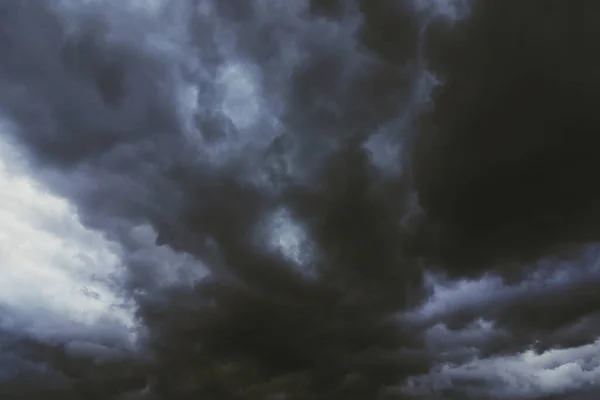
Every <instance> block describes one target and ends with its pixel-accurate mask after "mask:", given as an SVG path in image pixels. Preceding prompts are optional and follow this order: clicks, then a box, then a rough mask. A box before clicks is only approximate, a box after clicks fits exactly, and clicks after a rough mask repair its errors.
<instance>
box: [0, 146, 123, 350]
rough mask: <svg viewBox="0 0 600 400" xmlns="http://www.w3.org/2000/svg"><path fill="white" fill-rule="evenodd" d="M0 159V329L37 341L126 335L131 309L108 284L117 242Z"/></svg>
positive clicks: (114, 274)
mask: <svg viewBox="0 0 600 400" xmlns="http://www.w3.org/2000/svg"><path fill="white" fill-rule="evenodd" d="M12 151H13V150H12V149H10V148H9V147H8V146H6V145H5V146H3V147H2V154H3V155H4V157H2V160H4V161H3V162H0V186H1V187H2V189H3V190H2V191H1V192H0V226H1V227H2V229H1V230H0V268H1V270H2V273H1V274H0V307H1V308H2V317H0V328H1V329H3V330H9V331H20V332H23V331H25V332H27V333H29V334H31V335H33V336H35V337H38V338H42V339H60V338H67V337H68V338H72V337H76V336H80V335H85V336H86V337H88V338H89V337H90V335H91V336H93V337H98V336H104V339H106V336H109V337H112V338H114V339H117V338H119V339H130V338H131V337H130V334H131V333H132V332H133V331H132V329H133V327H134V322H133V316H132V311H131V310H130V309H128V308H127V307H125V306H124V305H123V299H121V298H119V296H118V295H117V294H116V293H115V290H114V287H113V283H114V282H115V279H117V280H118V279H119V274H120V271H121V270H120V258H119V247H118V246H117V245H116V244H113V243H110V242H109V241H107V240H106V239H105V238H104V237H103V236H102V235H101V234H100V233H98V232H93V231H90V230H88V229H86V228H85V227H84V226H82V225H81V223H80V222H79V220H78V217H77V214H76V211H75V209H74V208H73V207H72V206H71V205H70V204H69V203H68V202H67V201H66V200H64V199H61V198H59V197H56V196H54V195H52V194H50V193H48V192H46V191H45V190H44V188H43V187H40V185H38V184H37V183H36V182H35V181H33V180H31V179H29V178H28V177H27V176H25V175H23V174H21V173H19V171H18V170H17V169H18V168H15V167H14V166H11V165H8V163H7V160H9V159H10V156H11V155H14V154H11V152H12Z"/></svg>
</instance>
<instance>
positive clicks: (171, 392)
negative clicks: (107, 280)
mask: <svg viewBox="0 0 600 400" xmlns="http://www.w3.org/2000/svg"><path fill="white" fill-rule="evenodd" d="M567 3H568V6H567ZM597 12H600V8H599V7H598V6H596V5H595V3H593V2H591V1H583V0H571V1H569V2H566V1H558V0H556V1H555V0H545V1H542V0H540V1H536V0H519V1H517V0H478V1H475V0H474V1H472V2H467V1H458V0H455V1H452V0H446V1H443V0H437V1H435V0H429V1H427V0H395V1H392V0H381V1H379V0H364V1H363V0H357V1H335V0H323V1H318V0H313V1H308V0H299V1H289V2H283V1H271V0H257V1H253V2H249V1H243V0H227V1H216V0H214V1H212V0H204V1H203V0H181V1H177V0H172V1H167V0H163V1H158V0H157V1H147V2H138V1H134V0H129V1H125V0H123V1H117V0H114V1H113V0H93V1H76V0H56V1H50V0H47V1H41V0H40V1H36V0H21V1H11V0H0V27H1V29H0V53H1V58H0V110H2V115H3V118H5V120H6V121H7V122H8V123H10V129H7V132H3V134H10V135H12V136H11V138H12V139H14V141H15V143H16V144H17V146H18V148H19V149H20V151H23V152H24V154H26V156H27V160H28V168H29V170H30V172H31V173H32V174H33V176H35V178H36V179H37V180H39V181H40V182H43V184H44V185H46V186H47V187H48V188H49V189H50V190H52V191H54V192H56V193H58V194H60V195H61V196H64V197H65V198H67V199H69V200H70V201H72V202H73V204H74V205H75V206H76V207H77V210H78V216H79V218H80V219H81V221H82V223H83V224H84V225H85V226H86V227H88V228H90V229H95V230H98V231H101V232H103V233H104V234H105V235H106V236H107V238H109V239H110V240H112V241H114V242H116V243H118V244H119V246H120V248H121V249H122V263H123V268H124V271H125V273H124V276H125V278H124V279H123V280H122V281H121V282H119V288H118V290H119V292H120V293H121V295H122V296H123V298H124V299H126V300H127V301H128V304H130V303H131V304H134V305H135V307H136V310H137V311H136V316H137V322H138V324H139V330H138V335H137V343H136V346H135V348H133V349H132V348H127V347H126V346H119V345H115V344H114V343H112V342H110V341H106V340H105V341H101V340H98V339H95V338H84V339H83V340H82V339H81V338H73V337H68V336H67V337H64V338H62V339H59V338H56V339H53V340H42V339H40V338H37V337H36V336H35V335H31V334H29V333H23V334H19V333H15V332H14V330H13V331H11V330H8V329H6V330H3V329H4V328H2V327H3V326H5V325H0V397H2V398H7V399H38V398H42V397H43V398H48V399H73V400H75V399H99V400H100V399H114V400H124V399H161V400H162V399H169V400H171V399H173V400H178V399H181V400H185V399H207V400H208V399H218V400H226V399H327V400H329V399H405V398H428V399H429V398H440V399H454V398H498V399H500V398H502V399H506V398H517V397H518V396H522V397H523V398H541V397H539V396H543V395H554V394H556V393H558V394H565V395H566V394H567V392H569V395H571V392H572V394H573V397H567V398H573V399H577V398H579V397H577V396H578V395H580V393H581V396H583V397H581V398H587V397H585V396H587V393H588V390H590V389H593V388H592V386H590V384H589V382H591V381H592V378H590V377H588V375H586V373H587V372H586V371H588V369H589V370H590V371H596V370H594V368H600V367H598V365H596V364H594V362H595V358H593V359H592V360H588V362H587V364H585V368H588V369H585V371H584V369H580V370H578V371H577V372H578V373H579V372H580V374H579V375H577V376H575V375H573V374H575V373H574V372H572V371H573V370H572V369H571V370H569V371H571V372H572V376H573V377H574V378H573V379H574V380H573V381H572V382H567V383H565V384H564V385H563V386H561V387H559V388H558V389H556V390H555V388H554V387H551V386H548V385H547V384H546V383H545V381H544V382H541V381H540V382H538V384H539V387H540V388H541V389H539V390H538V391H537V392H536V390H534V389H532V388H531V387H532V386H531V385H535V382H533V380H532V381H526V380H523V381H521V380H514V379H513V380H511V379H509V378H507V377H506V373H505V372H502V371H501V369H502V365H508V366H509V367H510V366H512V365H513V364H514V363H516V362H517V361H518V360H525V358H523V357H525V356H521V355H520V354H522V352H523V351H525V350H527V349H532V348H533V349H535V350H536V351H537V352H538V353H540V354H541V353H543V352H544V351H546V353H543V354H559V356H556V357H557V360H560V361H561V362H564V363H568V362H571V364H572V363H574V362H575V361H572V360H573V358H572V357H571V356H568V355H564V354H565V353H560V351H567V350H568V349H569V348H575V347H577V346H584V347H583V349H584V350H585V351H588V350H586V349H592V347H585V346H591V345H590V343H593V342H594V340H595V339H596V335H597V332H598V328H599V327H600V326H599V325H598V323H597V322H598V311H599V310H600V297H599V295H598V294H597V292H598V291H597V290H595V286H596V284H597V283H598V282H599V276H600V275H599V273H598V268H597V267H596V266H595V263H596V261H595V256H594V255H595V254H596V252H594V251H589V248H594V245H595V244H596V242H597V241H598V239H599V237H598V233H600V224H599V223H600V221H599V220H598V219H599V217H600V213H599V210H600V207H599V206H598V205H597V204H596V203H597V202H598V201H599V200H600V191H599V190H598V189H597V185H596V184H595V178H596V175H597V170H598V168H599V167H600V161H598V160H600V158H598V157H596V152H597V147H598V146H597V145H598V144H600V139H597V138H596V133H597V132H596V131H597V126H598V122H600V120H599V119H600V113H598V112H597V110H596V107H597V106H598V105H600V97H599V93H600V92H599V89H600V80H599V77H598V76H597V74H598V71H600V69H598V68H596V67H597V66H598V65H597V61H596V56H595V51H594V50H595V46H594V44H593V43H594V42H595V41H594V39H593V38H594V37H595V32H596V30H597V29H598V28H597V27H596V26H597V24H596V22H597V21H596V18H598V17H599V16H598V15H597ZM584 250H585V252H584ZM582 254H583V255H582ZM182 259H184V260H185V262H183V261H181V260H182ZM174 260H179V261H177V263H179V264H177V265H179V266H180V267H181V268H180V269H179V270H177V271H175V267H173V266H174V265H175V264H176V261H174ZM173 271H175V272H173ZM429 271H435V272H436V273H438V274H441V275H442V276H444V279H448V280H452V279H467V278H468V279H479V278H481V277H483V278H482V279H483V280H482V281H481V282H484V283H480V285H484V284H485V282H488V281H485V279H488V280H493V279H497V280H496V281H493V282H499V283H493V284H491V286H490V290H489V291H488V292H485V291H484V292H477V293H479V294H473V295H472V296H471V297H468V295H466V294H463V295H462V296H464V298H465V299H466V300H464V299H461V298H460V296H461V295H460V294H456V293H460V292H459V291H458V292H456V293H455V292H452V290H450V289H447V288H446V289H440V287H441V286H440V285H439V284H437V286H436V285H432V284H430V282H428V281H427V279H426V277H427V275H426V273H428V272H429ZM464 282H466V281H464ZM464 282H463V283H464ZM490 282H492V281H490ZM465 285H466V284H465ZM466 286H468V285H466ZM444 290H446V291H445V292H444ZM465 290H468V289H465ZM440 293H442V294H440ZM444 293H446V294H445V296H450V294H452V293H454V294H452V296H454V297H452V299H456V300H457V302H456V304H454V303H452V302H448V301H446V304H445V305H444V307H443V308H440V310H442V311H437V310H438V309H437V308H435V307H439V306H437V305H436V304H438V303H439V301H438V298H443V296H442V295H444ZM448 293H450V294H448ZM474 293H475V292H474ZM482 293H483V294H482ZM447 298H451V297H447ZM490 299H491V300H490ZM458 300H460V301H458ZM436 301H438V303H436ZM443 301H444V300H442V302H443ZM428 307H429V308H428ZM430 309H431V310H434V311H431V312H430V311H428V310H430ZM475 321H479V322H480V323H481V324H483V322H481V321H484V322H486V323H490V324H492V325H489V326H488V325H485V324H483V325H481V324H480V327H479V328H478V327H477V326H479V325H476V324H475V325H473V324H474V322H475ZM481 326H484V327H486V328H485V329H483V328H481ZM465 327H468V330H464V329H465ZM461 329H462V331H461ZM478 329H479V330H478ZM449 347H455V349H450V350H449ZM558 349H560V350H558ZM584 350H580V351H581V352H583V351H584ZM551 351H554V352H558V353H549V352H551ZM590 351H591V350H590ZM543 354H542V355H539V356H540V357H542V356H543ZM577 354H579V353H577ZM582 354H583V353H582ZM486 357H487V358H486ZM494 357H496V358H494ZM519 357H521V358H519ZM532 357H533V358H535V357H534V356H530V358H532ZM548 357H550V356H548ZM570 357H571V358H570ZM533 358H532V359H533ZM488 359H489V360H492V361H489V364H487V362H488V361H487V360H488ZM474 360H475V361H474ZM478 360H484V361H485V362H486V363H484V364H481V365H482V366H479V367H477V368H471V369H469V367H468V366H467V367H464V368H465V369H464V370H463V369H461V368H462V364H465V365H470V364H468V363H469V362H478ZM494 360H495V361H494ZM515 360H517V361H515ZM527 360H528V359H527ZM544 360H546V359H545V358H544ZM484 361H482V362H484ZM494 362H496V363H497V365H499V366H498V367H496V366H494V365H496V364H494ZM527 362H528V361H527ZM553 362H558V361H553ZM461 363H462V364H461ZM503 363H505V364H503ZM539 363H540V365H543V368H550V367H548V365H551V364H552V363H551V362H546V361H543V362H542V361H540V362H539ZM457 365H458V366H457ZM528 365H529V364H528ZM557 365H562V364H557ZM565 365H566V364H565ZM577 365H580V364H577ZM581 365H583V364H581ZM590 365H591V366H590ZM509 367H507V370H510V368H513V367H510V368H509ZM515 368H516V367H515ZM581 368H584V367H581ZM515 370H516V369H515ZM4 371H6V372H4ZM464 371H467V372H464ZM468 371H475V372H473V373H474V374H475V375H468V374H470V373H471V372H468ZM511 371H512V370H511ZM527 371H529V370H527ZM596 373H597V372H596ZM465 374H467V375H465ZM477 374H479V375H477ZM590 374H592V372H590ZM531 376H535V375H534V374H532V375H531ZM540 376H542V375H540ZM543 376H545V375H543ZM580 376H583V378H580ZM590 376H591V375H590ZM415 377H419V378H415ZM523 379H526V378H523ZM531 379H534V378H531ZM535 379H538V378H535ZM539 379H542V378H539ZM561 379H562V378H561ZM577 379H580V380H581V379H583V380H584V381H585V382H584V381H580V380H577ZM415 382H424V384H423V385H424V386H421V387H417V386H415V385H416V383H415ZM431 382H433V384H430V383H431ZM436 382H437V383H436ZM440 382H441V383H440ZM448 382H450V383H448ZM532 382H533V383H532ZM573 382H575V383H573ZM582 382H583V383H582ZM501 385H505V386H501ZM511 385H513V386H511ZM563 387H564V388H566V389H564V390H563V389H562V388H563ZM547 388H549V389H547ZM590 393H591V392H590ZM482 396H483V397H482ZM511 396H512V397H511Z"/></svg>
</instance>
